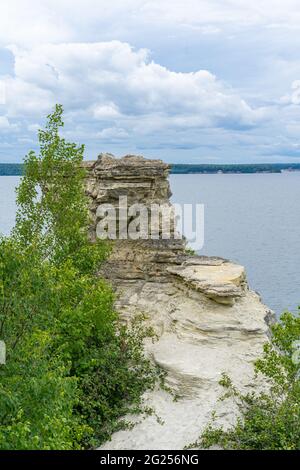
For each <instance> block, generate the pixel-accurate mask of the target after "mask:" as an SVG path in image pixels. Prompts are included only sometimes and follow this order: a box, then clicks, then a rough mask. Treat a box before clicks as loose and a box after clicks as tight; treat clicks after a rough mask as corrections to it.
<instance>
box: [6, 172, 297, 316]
mask: <svg viewBox="0 0 300 470" xmlns="http://www.w3.org/2000/svg"><path fill="white" fill-rule="evenodd" d="M18 182H19V177H14V176H2V177H1V176H0V232H2V233H5V234H8V233H9V231H10V229H11V227H12V226H13V224H14V219H15V211H16V206H15V187H16V185H17V184H18ZM170 182H171V188H172V191H173V197H172V201H173V202H179V203H194V204H196V203H202V204H204V206H205V243H204V246H203V249H202V250H201V252H200V254H204V255H212V256H222V257H224V258H229V259H231V260H234V261H236V262H238V263H241V264H242V265H244V266H245V267H246V269H247V275H248V280H249V283H250V285H251V287H252V288H253V289H254V290H256V291H258V292H260V293H261V295H262V297H263V300H264V301H265V303H266V304H267V305H268V306H270V307H271V308H272V309H274V310H275V311H276V312H277V313H280V312H281V311H283V310H284V309H287V308H288V309H290V310H293V311H295V310H296V307H297V306H298V304H300V250H299V242H300V172H294V173H288V172H287V173H282V174H254V175H243V174H228V175H223V174H216V175H171V176H170Z"/></svg>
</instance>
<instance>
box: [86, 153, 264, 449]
mask: <svg viewBox="0 0 300 470" xmlns="http://www.w3.org/2000/svg"><path fill="white" fill-rule="evenodd" d="M86 168H87V169H88V179H87V193H88V194H89V196H90V198H91V205H90V209H91V214H92V218H93V222H94V223H93V226H92V228H91V237H92V238H94V237H95V236H96V225H97V208H98V206H99V205H100V204H103V203H109V204H112V205H114V206H117V204H118V202H119V196H120V195H121V196H127V197H128V205H131V204H133V203H137V202H142V203H144V204H146V206H148V207H150V206H151V204H154V203H161V204H170V203H169V198H170V194H171V192H170V187H169V183H168V179H167V177H168V165H166V164H165V163H163V162H162V161H160V160H146V159H144V158H143V157H137V156H131V155H130V156H126V157H123V158H121V159H116V158H114V157H113V156H112V155H109V154H102V155H100V156H99V158H98V160H97V161H95V162H87V163H86ZM101 274H102V275H103V276H104V277H106V278H107V279H108V280H109V281H110V282H111V283H112V285H113V286H114V288H115V290H116V294H117V301H116V308H117V310H118V311H119V313H120V316H121V318H122V319H124V321H129V320H130V319H132V318H133V317H134V316H135V315H137V314H139V315H140V314H143V315H144V316H145V318H146V320H145V321H146V322H147V324H149V325H151V326H152V327H153V328H154V330H155V332H156V335H157V338H158V339H157V341H152V340H150V339H149V341H146V343H145V351H146V353H147V354H148V355H149V356H150V357H151V359H152V360H153V361H154V362H155V363H157V364H158V365H159V366H161V367H162V368H163V369H164V370H165V371H166V372H167V378H166V383H167V385H168V386H170V387H171V388H172V390H173V391H174V393H175V394H176V395H177V396H178V397H179V398H178V399H177V400H176V401H175V400H174V397H173V396H172V394H170V393H168V392H167V391H164V390H161V389H157V390H155V391H153V392H149V393H147V394H146V395H145V397H144V398H145V403H147V404H148V405H149V406H152V407H153V408H154V409H155V411H156V414H157V415H158V416H159V417H160V420H157V417H156V416H146V417H145V418H144V419H143V418H142V417H141V416H131V417H130V419H131V420H132V421H133V422H135V423H136V425H135V426H134V427H133V429H131V430H124V431H119V432H117V433H115V434H114V435H113V436H112V440H111V441H109V442H107V443H106V444H105V445H104V446H103V447H102V448H103V449H182V448H184V446H186V445H188V444H190V443H191V442H194V441H195V440H196V439H197V438H198V437H199V435H200V433H201V431H202V430H203V428H204V427H205V425H206V424H207V423H208V422H209V420H210V417H211V412H212V411H213V410H215V409H216V410H217V412H218V415H219V417H220V422H222V423H224V425H227V424H229V423H231V422H233V420H234V419H235V416H236V410H235V409H234V407H233V405H232V403H228V402H218V398H219V397H220V395H221V394H222V392H223V391H222V388H221V386H220V385H219V380H220V378H221V376H222V373H223V372H225V373H226V374H228V375H229V376H230V377H231V378H232V380H233V382H234V384H235V385H236V386H237V387H239V388H240V389H243V390H247V389H248V390H251V388H252V387H253V386H254V385H253V361H254V360H255V359H257V357H258V356H259V355H260V353H261V350H262V345H263V344H264V343H265V342H266V341H267V339H268V322H269V321H270V319H271V317H272V315H271V312H270V311H269V310H268V309H267V308H266V307H265V306H264V305H263V304H262V303H261V301H260V298H259V296H258V295H257V294H256V293H254V292H252V291H251V290H249V288H248V285H247V281H246V276H245V270H244V268H243V267H242V266H239V265H237V264H234V263H231V262H229V261H228V260H225V259H222V258H218V257H205V256H193V255H189V254H188V253H187V251H186V249H185V243H184V241H183V240H181V239H176V237H175V236H174V237H171V238H170V239H169V240H162V239H158V240H136V241H133V240H126V239H125V240H116V241H115V242H114V248H113V252H112V255H111V257H110V259H109V260H108V261H107V262H106V263H105V265H104V266H103V268H102V271H101Z"/></svg>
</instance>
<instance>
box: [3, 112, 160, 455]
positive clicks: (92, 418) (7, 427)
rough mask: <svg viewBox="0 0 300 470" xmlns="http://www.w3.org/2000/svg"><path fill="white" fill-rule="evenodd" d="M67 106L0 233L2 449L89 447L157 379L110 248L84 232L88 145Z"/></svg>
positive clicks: (46, 133)
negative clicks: (128, 315)
mask: <svg viewBox="0 0 300 470" xmlns="http://www.w3.org/2000/svg"><path fill="white" fill-rule="evenodd" d="M62 112H63V110H62V107H61V106H60V105H57V106H56V108H55V111H54V112H53V114H51V115H50V116H48V122H47V125H46V128H45V130H41V131H40V132H39V143H40V154H39V155H36V154H35V153H34V152H30V153H29V155H28V156H27V157H26V158H25V165H24V177H23V179H22V181H21V184H20V186H19V188H18V190H17V204H18V213H17V220H16V226H15V228H14V230H13V231H12V234H11V235H10V236H9V237H2V238H0V339H1V340H4V341H5V343H6V348H7V361H6V364H5V365H0V449H82V448H87V447H93V446H96V445H98V444H100V443H101V442H103V441H104V440H106V439H107V438H109V436H110V434H111V432H112V431H113V430H115V429H117V428H119V427H120V426H122V422H120V420H119V418H120V417H121V416H122V415H124V414H125V413H126V412H128V410H129V409H132V407H134V408H135V409H136V408H139V407H140V405H141V395H142V393H143V392H144V391H145V390H146V389H147V388H149V387H152V386H153V385H154V383H155V380H156V371H155V370H154V369H153V367H152V366H151V364H150V362H149V361H148V360H146V359H145V358H144V356H143V350H142V339H143V332H142V330H141V328H140V326H139V325H138V324H137V325H136V326H134V327H133V328H131V329H130V330H129V329H125V328H124V327H122V326H120V324H119V322H118V316H117V314H116V312H115V311H114V308H113V301H114V296H113V293H112V290H111V288H110V286H109V285H108V284H107V283H106V282H104V280H102V279H100V278H99V277H98V276H96V272H97V269H98V268H99V265H100V264H101V263H102V262H103V260H104V259H105V257H106V256H107V255H108V252H109V248H108V246H107V245H106V244H105V243H104V242H103V241H98V242H96V243H93V244H91V243H90V242H89V240H88V235H87V233H88V225H89V216H88V201H87V199H86V196H85V193H84V178H85V172H84V170H83V169H82V167H81V162H82V159H83V153H84V148H83V146H77V145H76V144H74V143H69V142H67V141H66V140H65V139H64V138H62V137H61V136H60V134H59V130H60V128H61V127H62V126H63V122H62Z"/></svg>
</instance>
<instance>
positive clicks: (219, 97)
mask: <svg viewBox="0 0 300 470" xmlns="http://www.w3.org/2000/svg"><path fill="white" fill-rule="evenodd" d="M11 51H12V52H13V54H14V57H15V76H14V77H10V78H8V79H7V80H6V89H7V113H8V116H12V117H14V118H17V117H24V116H26V115H28V116H30V117H31V118H33V117H34V118H36V117H38V116H41V113H42V114H43V113H45V112H46V111H49V109H50V108H51V106H53V104H54V103H55V102H62V103H63V104H64V105H65V107H66V109H67V111H68V112H71V113H73V118H74V119H76V114H77V113H78V116H81V118H82V117H83V115H84V116H85V118H88V117H89V118H90V119H92V118H94V119H95V120H98V121H104V123H105V122H106V123H108V124H109V126H107V127H108V129H111V128H112V125H111V124H114V125H117V127H118V128H121V127H122V128H123V127H124V126H125V127H130V128H135V129H137V130H138V129H139V128H141V127H144V129H146V131H147V127H148V126H149V130H150V131H151V130H153V121H154V122H157V123H158V124H159V127H170V128H174V127H175V128H176V127H195V128H197V127H209V126H220V127H228V128H235V127H243V126H253V125H255V124H256V123H257V122H259V121H260V119H262V118H263V117H264V116H265V112H264V110H263V109H252V108H251V107H250V106H249V105H248V104H247V103H246V101H245V100H243V99H242V98H241V97H240V96H239V94H238V93H236V92H235V91H234V90H233V89H232V88H230V87H229V86H226V85H225V84H224V83H222V81H220V80H218V79H217V78H216V77H215V76H214V75H213V74H211V73H210V72H209V71H207V70H199V71H197V72H190V73H179V72H173V71H171V70H168V69H167V68H166V67H163V66H161V65H159V64H157V63H155V62H154V61H152V60H151V58H150V54H149V52H148V51H147V50H145V49H138V50H134V49H133V48H132V47H130V45H129V44H127V43H123V42H120V41H109V42H101V43H68V44H58V45H54V44H47V45H41V46H37V47H34V48H32V49H29V50H23V49H20V48H17V47H13V48H11ZM120 123H122V126H120ZM99 125H102V126H103V125H104V124H103V123H102V124H101V123H99ZM154 127H155V125H154Z"/></svg>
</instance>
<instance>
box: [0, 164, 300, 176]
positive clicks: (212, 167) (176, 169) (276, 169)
mask: <svg viewBox="0 0 300 470" xmlns="http://www.w3.org/2000/svg"><path fill="white" fill-rule="evenodd" d="M283 170H285V171H299V170H300V163H251V164H245V163H241V164H238V163H235V164H224V165H222V164H218V165H217V164H202V163H201V164H188V163H187V164H185V163H173V164H171V174H190V173H204V174H205V173H280V172H281V171H283ZM22 174H23V164H22V163H0V176H21V175H22Z"/></svg>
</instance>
